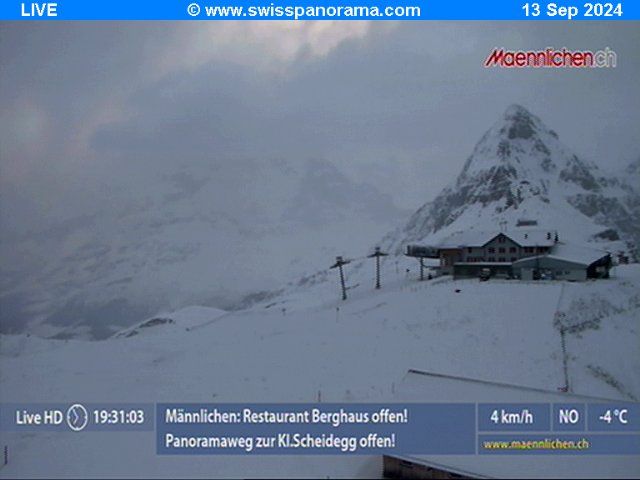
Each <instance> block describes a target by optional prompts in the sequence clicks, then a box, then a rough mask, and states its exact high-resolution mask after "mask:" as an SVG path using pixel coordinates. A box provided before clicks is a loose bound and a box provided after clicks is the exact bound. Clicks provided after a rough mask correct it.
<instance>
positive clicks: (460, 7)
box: [0, 0, 640, 21]
mask: <svg viewBox="0 0 640 480" xmlns="http://www.w3.org/2000/svg"><path fill="white" fill-rule="evenodd" d="M0 20H23V21H42V20H45V21H46V20H48V21H51V20H294V21H295V20H396V21H397V20H555V21H563V20H564V21H573V20H607V21H610V20H640V2H638V1H636V0H623V1H613V2H591V1H585V0H563V1H555V2H552V1H526V0H491V1H477V0H466V1H464V0H458V1H455V2H454V1H450V0H351V1H349V0H314V1H310V0H298V1H291V0H255V1H248V0H195V1H194V0H168V1H157V0H154V1H151V0H133V1H124V0H110V1H108V2H91V1H87V0H53V1H48V2H31V1H16V0H3V1H2V2H0Z"/></svg>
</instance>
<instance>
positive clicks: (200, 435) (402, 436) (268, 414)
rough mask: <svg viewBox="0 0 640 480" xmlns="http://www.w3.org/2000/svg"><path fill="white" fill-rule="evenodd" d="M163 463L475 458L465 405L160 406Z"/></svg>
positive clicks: (470, 413)
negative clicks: (170, 459) (249, 458)
mask: <svg viewBox="0 0 640 480" xmlns="http://www.w3.org/2000/svg"><path fill="white" fill-rule="evenodd" d="M156 425H157V427H156V438H157V453H158V454H159V455H185V454H186V455H213V454H219V455H247V454H249V455H250V454H253V455H265V454H266V455H269V454H276V455H327V454H330V455H335V454H351V455H358V454H362V455H375V454H390V453H396V454H427V453H428V454H441V455H454V454H455V455H471V454H475V451H476V406H475V404H473V403H465V404H404V405H401V404H393V405H388V404H337V403H327V404H325V403H322V404H246V405H238V404H158V405H157V417H156Z"/></svg>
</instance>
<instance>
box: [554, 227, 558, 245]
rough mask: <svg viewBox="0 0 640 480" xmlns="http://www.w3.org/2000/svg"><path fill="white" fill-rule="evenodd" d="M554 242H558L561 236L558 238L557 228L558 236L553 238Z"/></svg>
mask: <svg viewBox="0 0 640 480" xmlns="http://www.w3.org/2000/svg"><path fill="white" fill-rule="evenodd" d="M553 241H554V242H556V243H558V241H559V238H558V231H557V230H556V237H555V238H554V239H553Z"/></svg>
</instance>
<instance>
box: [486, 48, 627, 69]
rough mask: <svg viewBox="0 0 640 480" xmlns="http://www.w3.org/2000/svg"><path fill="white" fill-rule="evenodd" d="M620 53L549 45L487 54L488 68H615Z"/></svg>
mask: <svg viewBox="0 0 640 480" xmlns="http://www.w3.org/2000/svg"><path fill="white" fill-rule="evenodd" d="M617 65H618V55H617V54H616V52H615V51H613V50H612V49H610V48H609V47H606V48H604V49H603V50H597V51H592V50H569V49H567V48H564V47H563V48H560V49H557V48H553V47H548V48H546V49H544V50H507V49H505V48H498V47H496V48H494V49H493V50H492V51H491V53H490V54H489V56H487V58H486V60H485V62H484V66H485V67H486V68H491V67H502V68H615V67H616V66H617Z"/></svg>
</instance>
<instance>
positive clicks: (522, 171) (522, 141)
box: [456, 105, 570, 186]
mask: <svg viewBox="0 0 640 480" xmlns="http://www.w3.org/2000/svg"><path fill="white" fill-rule="evenodd" d="M567 157H569V158H570V155H569V154H568V152H567V149H566V148H565V147H564V146H563V145H562V144H561V143H560V141H559V139H558V135H557V134H556V133H555V132H554V131H553V130H551V129H549V128H547V127H546V126H545V125H544V123H542V121H541V120H540V119H539V118H538V117H536V116H535V115H533V114H532V113H530V112H529V111H528V110H527V109H526V108H524V107H522V106H520V105H511V106H510V107H509V108H507V110H506V111H505V113H504V115H503V116H502V117H501V118H500V119H499V120H498V121H497V122H496V123H495V124H494V125H493V127H491V128H490V129H489V130H488V131H487V133H485V134H484V136H483V137H482V138H481V139H480V141H479V142H478V143H477V144H476V146H475V148H474V150H473V153H472V155H471V156H470V157H469V158H468V159H467V162H466V163H465V165H464V167H463V169H462V172H461V174H460V176H459V177H458V180H457V182H456V183H457V185H458V186H460V185H464V184H467V183H469V181H477V180H479V179H481V181H485V180H487V179H489V178H490V177H494V176H497V177H498V178H497V179H496V180H504V179H505V178H518V177H522V176H531V175H532V174H535V175H537V176H541V175H542V176H548V175H550V174H553V173H555V172H556V171H557V170H558V168H559V167H560V168H562V167H563V166H565V165H563V164H566V163H567V162H568V160H569V158H567ZM559 163H560V164H559Z"/></svg>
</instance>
